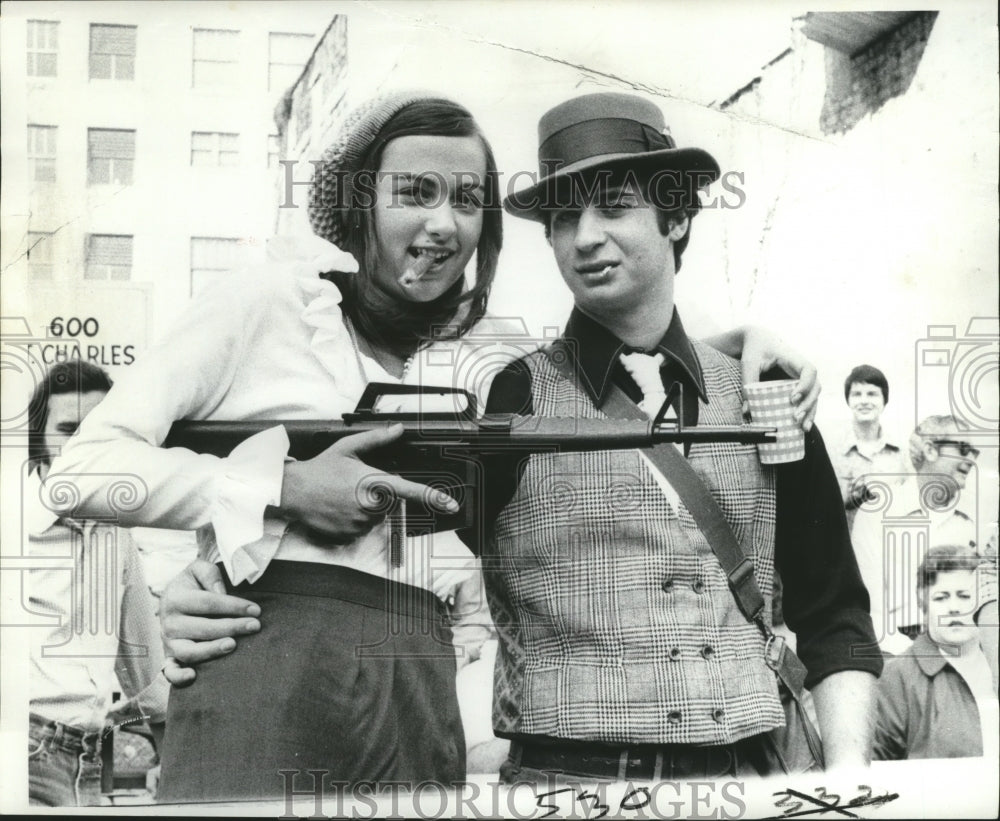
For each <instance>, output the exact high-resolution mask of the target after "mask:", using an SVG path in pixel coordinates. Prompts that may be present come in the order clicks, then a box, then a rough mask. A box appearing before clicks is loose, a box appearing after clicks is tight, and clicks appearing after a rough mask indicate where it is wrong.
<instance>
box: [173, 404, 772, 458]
mask: <svg viewBox="0 0 1000 821" xmlns="http://www.w3.org/2000/svg"><path fill="white" fill-rule="evenodd" d="M391 424H393V422H392V420H386V421H377V420H373V421H365V422H356V423H352V424H345V423H343V422H325V421H311V420H291V421H285V422H281V421H276V420H258V421H245V422H226V421H221V422H215V421H212V422H207V421H206V422H193V421H181V422H176V423H175V424H174V425H173V427H172V428H171V429H170V433H169V435H168V436H167V439H166V441H165V442H164V446H165V447H185V448H188V449H190V450H194V451H197V452H198V453H210V454H213V455H215V456H227V455H229V453H231V452H232V450H233V448H235V447H236V446H237V445H238V444H239V443H240V442H242V441H243V440H245V439H247V438H249V437H251V436H253V435H255V434H257V433H260V432H261V431H264V430H267V429H268V428H272V427H275V426H276V425H284V427H285V430H286V431H287V433H288V438H289V440H290V441H291V443H292V448H291V455H292V456H294V457H296V458H299V459H303V458H310V457H312V456H315V455H316V454H318V453H321V452H322V451H323V450H325V449H326V448H328V447H330V445H332V444H334V443H335V442H337V441H338V440H340V439H342V438H343V437H345V436H350V435H351V434H354V433H361V432H363V431H366V430H373V429H376V428H382V427H387V426H388V425H391ZM401 441H402V442H403V443H406V444H410V445H418V446H422V447H457V448H469V449H470V450H473V451H475V450H495V449H503V448H510V447H513V448H517V449H520V450H528V451H531V450H537V451H543V452H551V451H554V452H567V453H569V452H579V451H594V450H625V449H631V448H644V447H650V446H651V445H655V444H659V443H661V442H690V443H694V442H744V443H747V444H756V443H760V442H768V441H774V429H773V428H766V427H761V426H754V425H738V426H732V427H726V426H722V427H713V426H701V427H690V428H679V427H678V426H677V425H674V424H665V425H664V424H661V425H658V426H656V427H655V428H654V427H653V425H652V424H651V422H649V421H648V420H622V419H616V420H608V419H580V418H571V417H540V416H517V415H513V414H503V415H492V416H484V417H481V418H480V419H479V420H477V421H475V422H470V421H467V420H452V421H440V420H433V421H427V422H425V421H422V420H419V421H416V422H412V421H411V422H407V423H406V425H405V428H404V432H403V436H402V437H401Z"/></svg>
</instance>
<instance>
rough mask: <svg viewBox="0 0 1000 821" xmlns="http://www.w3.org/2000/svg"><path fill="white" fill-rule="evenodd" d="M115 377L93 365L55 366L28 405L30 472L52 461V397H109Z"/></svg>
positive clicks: (72, 362)
mask: <svg viewBox="0 0 1000 821" xmlns="http://www.w3.org/2000/svg"><path fill="white" fill-rule="evenodd" d="M111 384H112V383H111V377H110V376H108V374H107V372H106V371H105V370H104V369H103V368H100V367H98V366H97V365H94V364H92V363H90V362H85V361H82V360H79V359H68V360H66V361H65V362H58V363H56V364H55V365H53V366H52V367H51V368H50V369H49V371H48V373H46V374H45V378H44V379H42V381H41V382H39V383H38V385H36V386H35V391H34V393H32V395H31V400H30V401H29V403H28V470H29V471H31V470H35V469H36V468H37V467H38V466H39V465H47V464H49V462H51V461H52V458H51V456H50V455H49V451H48V448H46V446H45V425H46V424H47V423H48V421H49V397H51V396H57V395H58V394H61V393H75V394H78V395H79V394H83V393H90V392H92V391H102V392H104V393H107V392H108V391H109V390H111Z"/></svg>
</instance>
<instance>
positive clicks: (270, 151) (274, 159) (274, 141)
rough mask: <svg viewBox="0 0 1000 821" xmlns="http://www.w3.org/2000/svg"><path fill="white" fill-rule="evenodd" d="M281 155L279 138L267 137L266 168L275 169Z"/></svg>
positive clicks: (276, 136)
mask: <svg viewBox="0 0 1000 821" xmlns="http://www.w3.org/2000/svg"><path fill="white" fill-rule="evenodd" d="M280 154H281V137H279V136H278V135H277V134H268V135H267V167H268V168H277V167H278V160H279V159H280Z"/></svg>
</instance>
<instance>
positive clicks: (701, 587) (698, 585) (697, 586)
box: [691, 579, 705, 595]
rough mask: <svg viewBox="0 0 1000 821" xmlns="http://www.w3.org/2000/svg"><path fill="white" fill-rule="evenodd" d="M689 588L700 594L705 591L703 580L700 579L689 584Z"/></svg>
mask: <svg viewBox="0 0 1000 821" xmlns="http://www.w3.org/2000/svg"><path fill="white" fill-rule="evenodd" d="M691 589H692V590H693V591H694V592H695V593H697V594H698V595H701V594H702V593H704V592H705V582H703V581H702V580H701V579H698V580H697V581H696V582H695V583H694V584H692V585H691Z"/></svg>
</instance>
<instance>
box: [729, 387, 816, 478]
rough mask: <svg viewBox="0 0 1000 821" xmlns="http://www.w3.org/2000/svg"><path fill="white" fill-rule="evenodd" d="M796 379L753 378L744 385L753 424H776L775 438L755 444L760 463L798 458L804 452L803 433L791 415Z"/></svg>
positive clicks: (801, 457)
mask: <svg viewBox="0 0 1000 821" xmlns="http://www.w3.org/2000/svg"><path fill="white" fill-rule="evenodd" d="M796 381H797V380H795V379H781V380H778V381H775V382H754V383H753V384H751V385H745V386H744V387H743V390H744V392H745V393H746V397H747V401H748V402H749V403H750V418H751V419H752V420H753V423H754V424H755V425H766V426H768V427H774V428H777V441H776V442H767V443H764V444H759V445H757V452H758V453H759V454H760V461H761V464H763V465H780V464H782V463H784V462H797V461H798V460H799V459H803V458H805V455H806V435H805V433H804V432H803V431H802V428H801V427H799V423H798V422H796V421H795V417H794V416H793V415H792V414H793V412H794V408H793V407H792V402H791V396H792V390H793V389H794V388H795V383H796Z"/></svg>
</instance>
